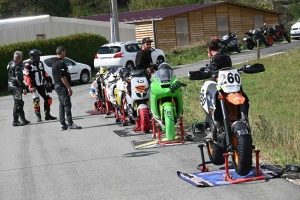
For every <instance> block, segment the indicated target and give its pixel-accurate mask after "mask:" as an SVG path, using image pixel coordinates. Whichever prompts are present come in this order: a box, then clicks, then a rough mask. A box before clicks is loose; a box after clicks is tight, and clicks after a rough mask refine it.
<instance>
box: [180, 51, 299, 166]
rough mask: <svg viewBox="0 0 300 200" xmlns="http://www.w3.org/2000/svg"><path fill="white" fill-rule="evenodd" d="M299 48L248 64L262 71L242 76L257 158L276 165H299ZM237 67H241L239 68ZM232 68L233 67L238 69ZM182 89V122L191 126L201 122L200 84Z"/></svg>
mask: <svg viewBox="0 0 300 200" xmlns="http://www.w3.org/2000/svg"><path fill="white" fill-rule="evenodd" d="M299 55H300V48H298V49H295V50H291V51H289V52H286V53H283V54H279V55H275V56H271V57H267V58H263V59H260V60H252V61H250V62H248V63H250V64H251V63H252V64H253V63H263V64H264V66H265V68H266V71H265V72H264V73H258V74H242V75H241V76H242V82H243V89H244V91H245V93H246V94H247V95H248V97H249V99H250V104H251V105H250V123H251V128H252V134H253V137H254V144H255V146H256V147H257V148H259V149H261V156H262V157H263V158H266V159H269V160H271V161H273V162H275V163H278V164H286V163H300V120H299V119H300V107H299V101H300V88H299V86H300V78H299V76H300V68H299V67H300V64H299V63H300V57H299ZM239 66H241V65H239ZM239 66H235V67H239ZM181 81H182V82H183V83H186V84H188V87H186V88H185V89H184V97H183V98H184V118H185V122H186V123H188V124H191V123H192V122H193V121H194V120H196V119H199V120H204V118H205V117H204V111H203V110H202V108H201V106H200V103H199V94H200V88H201V86H202V83H203V82H202V81H190V80H189V79H187V78H182V79H181Z"/></svg>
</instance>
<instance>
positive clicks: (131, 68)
mask: <svg viewBox="0 0 300 200" xmlns="http://www.w3.org/2000/svg"><path fill="white" fill-rule="evenodd" d="M125 68H129V69H130V70H133V69H134V63H133V62H132V61H127V63H126V65H125Z"/></svg>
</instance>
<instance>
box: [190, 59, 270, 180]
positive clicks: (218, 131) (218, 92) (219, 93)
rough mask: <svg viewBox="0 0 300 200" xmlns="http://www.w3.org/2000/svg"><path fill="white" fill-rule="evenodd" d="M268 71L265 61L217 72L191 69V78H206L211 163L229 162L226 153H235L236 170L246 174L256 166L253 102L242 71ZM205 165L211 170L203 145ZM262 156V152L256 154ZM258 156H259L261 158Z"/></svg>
mask: <svg viewBox="0 0 300 200" xmlns="http://www.w3.org/2000/svg"><path fill="white" fill-rule="evenodd" d="M263 71H265V68H264V66H263V65H262V64H254V65H245V66H243V67H241V68H240V69H232V68H223V69H220V70H217V71H210V70H209V69H204V70H203V71H202V70H199V71H191V72H189V74H188V76H189V79H191V80H204V79H208V78H211V80H210V81H205V83H204V85H203V86H202V87H201V94H200V104H201V106H202V108H203V109H204V111H205V114H206V122H205V123H203V126H205V128H203V129H202V130H204V131H205V133H206V137H205V138H204V141H205V143H206V146H207V152H208V155H209V158H210V162H211V163H213V164H215V165H222V164H224V163H225V164H226V165H228V162H226V161H227V160H226V159H225V157H224V156H223V154H224V153H230V155H232V163H233V166H234V169H235V171H236V173H238V174H239V175H242V176H245V175H247V174H248V173H249V172H250V170H251V169H252V151H253V150H254V145H253V144H252V135H251V130H250V126H249V122H248V119H249V118H248V111H249V102H248V98H247V96H246V95H245V93H244V92H243V90H242V79H241V77H240V73H242V72H243V73H248V74H253V73H258V72H263ZM199 147H200V151H201V158H202V164H200V165H199V166H198V167H199V169H200V170H202V171H203V170H204V171H207V170H208V168H207V166H206V167H205V164H206V163H207V162H205V161H204V156H203V145H202V146H200V145H199ZM256 157H258V154H256ZM257 159H258V158H257Z"/></svg>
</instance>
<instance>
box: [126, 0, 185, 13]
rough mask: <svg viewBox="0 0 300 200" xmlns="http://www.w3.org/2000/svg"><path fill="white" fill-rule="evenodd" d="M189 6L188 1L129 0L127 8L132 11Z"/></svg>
mask: <svg viewBox="0 0 300 200" xmlns="http://www.w3.org/2000/svg"><path fill="white" fill-rule="evenodd" d="M182 5H190V3H189V0H151V1H149V0H130V1H129V4H128V8H129V10H130V11H134V10H152V9H156V8H166V7H173V6H182Z"/></svg>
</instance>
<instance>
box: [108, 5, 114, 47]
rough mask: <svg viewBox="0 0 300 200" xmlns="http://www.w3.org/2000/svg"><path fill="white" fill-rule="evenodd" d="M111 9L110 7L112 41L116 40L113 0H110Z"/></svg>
mask: <svg viewBox="0 0 300 200" xmlns="http://www.w3.org/2000/svg"><path fill="white" fill-rule="evenodd" d="M109 9H110V18H109V21H110V42H115V41H116V40H115V26H114V16H113V9H112V3H111V0H109Z"/></svg>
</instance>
